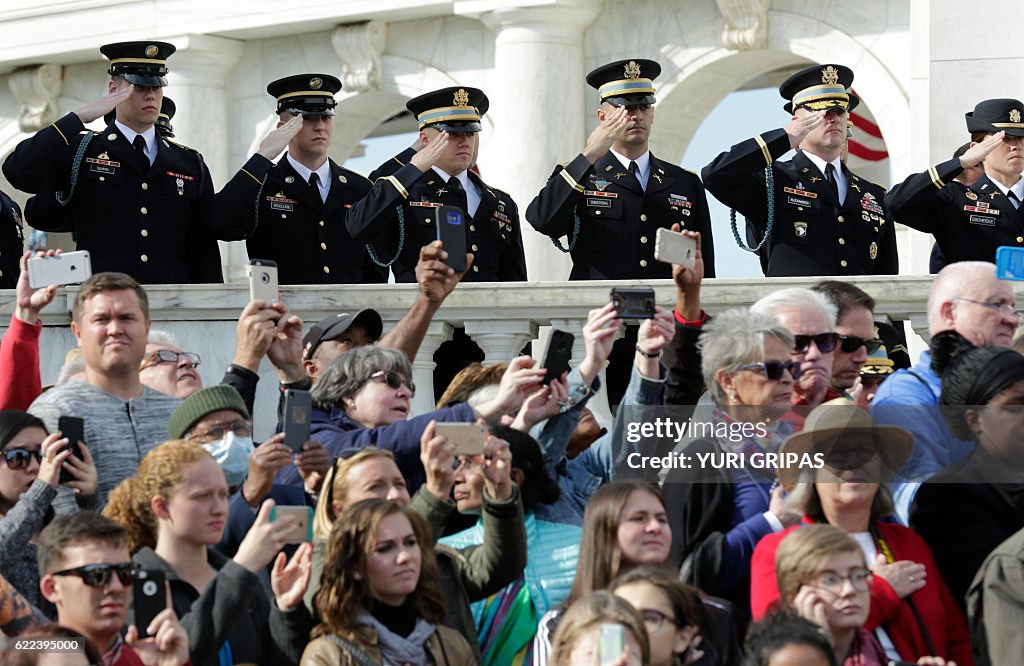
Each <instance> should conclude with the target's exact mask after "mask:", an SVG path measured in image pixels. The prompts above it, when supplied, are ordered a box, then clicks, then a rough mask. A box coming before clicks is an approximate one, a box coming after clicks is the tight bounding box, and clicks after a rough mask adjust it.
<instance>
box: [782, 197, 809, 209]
mask: <svg viewBox="0 0 1024 666" xmlns="http://www.w3.org/2000/svg"><path fill="white" fill-rule="evenodd" d="M786 202H787V203H791V204H793V205H794V206H808V207H809V206H812V205H814V202H813V201H811V200H809V199H801V198H800V197H795V196H793V195H792V194H791V195H789V196H788V197H786Z"/></svg>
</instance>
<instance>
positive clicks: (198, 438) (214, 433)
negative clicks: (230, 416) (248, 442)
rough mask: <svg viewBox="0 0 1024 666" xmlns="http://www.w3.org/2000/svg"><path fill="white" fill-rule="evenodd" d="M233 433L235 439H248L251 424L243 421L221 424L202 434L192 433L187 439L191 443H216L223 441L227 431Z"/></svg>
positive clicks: (250, 432)
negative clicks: (219, 440)
mask: <svg viewBox="0 0 1024 666" xmlns="http://www.w3.org/2000/svg"><path fill="white" fill-rule="evenodd" d="M229 430H230V431H231V432H233V433H235V437H248V436H249V435H251V434H252V423H250V422H249V421H246V420H245V419H238V420H237V421H232V422H231V423H221V424H217V425H214V426H210V427H209V428H208V429H206V430H205V431H203V432H194V433H192V434H191V435H190V436H189V439H190V440H192V441H193V442H201V443H202V442H216V441H217V440H218V439H224V438H225V437H226V436H227V434H228V431H229Z"/></svg>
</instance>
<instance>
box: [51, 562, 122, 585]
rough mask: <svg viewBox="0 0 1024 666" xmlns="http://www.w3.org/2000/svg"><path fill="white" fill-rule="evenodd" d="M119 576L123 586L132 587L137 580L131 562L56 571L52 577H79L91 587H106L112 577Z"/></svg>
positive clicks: (91, 565)
mask: <svg viewBox="0 0 1024 666" xmlns="http://www.w3.org/2000/svg"><path fill="white" fill-rule="evenodd" d="M114 574H117V579H118V580H119V581H121V585H126V586H127V585H130V584H131V582H132V579H133V578H135V565H134V564H132V563H131V562H122V563H121V564H86V565H85V566H83V567H75V568H74V569H64V570H63V571H55V572H53V573H52V574H50V575H51V576H78V577H79V578H81V579H82V582H83V583H85V584H86V585H88V586H89V587H106V586H107V583H109V582H110V577H111V576H112V575H114Z"/></svg>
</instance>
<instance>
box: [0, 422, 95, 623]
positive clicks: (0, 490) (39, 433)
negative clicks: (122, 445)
mask: <svg viewBox="0 0 1024 666" xmlns="http://www.w3.org/2000/svg"><path fill="white" fill-rule="evenodd" d="M0 446H2V447H3V448H2V449H0V574H2V575H3V576H4V577H5V578H7V580H9V581H10V582H11V584H13V585H14V587H15V588H17V590H18V591H19V592H21V593H22V594H23V595H24V596H25V598H26V599H28V600H29V602H31V603H32V604H33V605H34V606H36V607H37V608H42V606H41V605H40V604H41V603H42V601H43V600H42V597H41V596H40V594H39V569H38V565H37V564H36V546H35V544H34V543H31V541H32V539H33V537H35V535H36V534H37V533H38V532H39V530H40V529H42V528H43V527H44V526H45V525H46V524H47V523H49V522H50V520H51V519H52V518H53V515H54V513H53V509H52V508H51V504H52V502H53V499H54V498H55V497H56V496H57V492H58V490H59V489H60V488H61V487H63V488H68V489H71V490H73V491H74V492H75V494H77V495H78V496H79V497H81V498H82V502H80V503H81V504H87V503H88V502H89V501H90V500H92V499H94V494H95V492H96V466H95V465H94V464H93V462H92V456H91V455H90V453H89V450H88V449H87V448H86V447H85V445H84V444H81V445H80V448H81V451H82V458H77V457H74V456H72V451H71V449H70V448H66V447H68V440H67V439H64V438H62V437H61V436H60V433H54V434H52V435H50V434H47V432H46V427H45V426H44V425H43V422H42V421H41V420H39V419H38V418H36V417H35V416H32V415H31V414H27V413H25V412H19V411H14V410H4V411H0ZM62 471H64V472H66V473H65V474H64V477H65V479H66V480H63V481H62V480H61V473H62Z"/></svg>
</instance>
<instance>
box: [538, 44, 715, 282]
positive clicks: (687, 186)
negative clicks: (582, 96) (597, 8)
mask: <svg viewBox="0 0 1024 666" xmlns="http://www.w3.org/2000/svg"><path fill="white" fill-rule="evenodd" d="M660 73H661V65H659V64H658V63H656V62H654V61H653V60H643V59H639V58H638V59H633V60H619V61H617V62H613V63H609V64H607V65H603V66H601V67H598V68H597V69H595V70H594V71H592V72H590V74H588V75H587V83H588V84H590V86H591V87H593V88H596V89H597V91H598V94H599V96H600V99H601V106H600V108H599V109H598V110H597V119H598V125H597V127H596V128H595V129H594V131H593V132H592V133H591V134H590V138H588V139H587V145H586V146H585V147H584V148H583V152H581V153H580V154H579V155H577V156H576V157H575V159H573V160H572V161H571V162H569V163H567V164H560V165H558V166H556V167H555V170H554V172H553V173H552V174H551V177H550V178H548V182H547V184H546V185H545V186H544V189H542V190H541V191H540V194H538V195H537V196H536V197H535V198H534V200H533V202H531V203H530V206H529V208H527V210H526V219H527V220H529V222H530V224H532V225H533V228H534V229H536V230H537V231H539V232H541V233H542V234H544V235H546V236H550V237H551V239H552V241H553V242H554V243H555V246H556V247H558V248H559V249H560V250H562V251H563V252H569V253H571V254H572V271H571V272H570V274H569V279H570V280H628V279H637V278H670V277H672V266H671V265H669V264H666V263H662V262H660V261H656V260H655V259H654V240H655V234H656V233H657V230H658V228H659V227H665V228H669V227H671V226H672V225H673V224H679V225H681V226H682V228H683V229H688V230H690V231H699V232H700V234H701V251H702V253H703V256H704V274H705V276H707V277H715V248H714V240H713V238H712V235H711V218H710V216H709V215H708V201H707V196H706V194H705V193H704V186H703V185H702V184H701V182H700V178H699V177H698V176H697V174H695V173H693V172H691V171H687V170H685V169H683V168H681V167H679V166H676V165H675V164H671V163H669V162H665V161H663V160H660V159H658V158H657V157H655V156H654V155H652V154H651V151H650V149H649V147H648V145H649V140H650V136H651V127H652V126H653V124H654V103H655V96H654V93H655V88H654V79H655V78H657V76H658V75H659V74H660ZM562 236H565V237H566V238H567V239H568V247H565V246H564V245H562V244H561V242H560V241H559V240H558V239H559V238H561V237H562Z"/></svg>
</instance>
